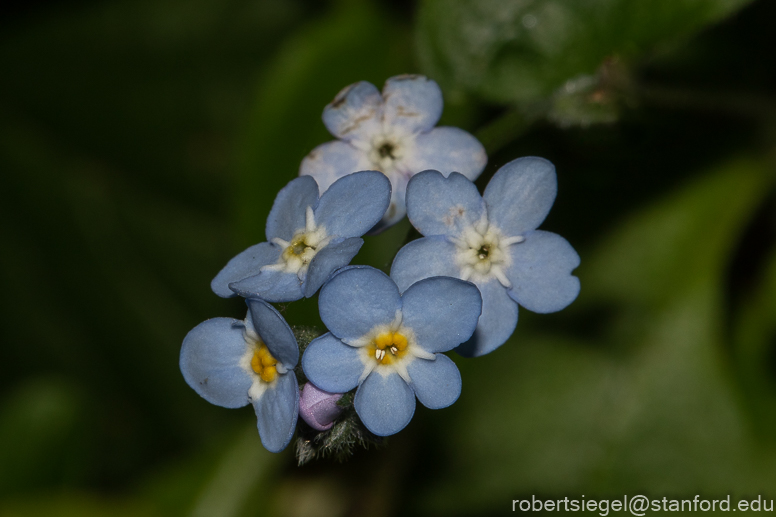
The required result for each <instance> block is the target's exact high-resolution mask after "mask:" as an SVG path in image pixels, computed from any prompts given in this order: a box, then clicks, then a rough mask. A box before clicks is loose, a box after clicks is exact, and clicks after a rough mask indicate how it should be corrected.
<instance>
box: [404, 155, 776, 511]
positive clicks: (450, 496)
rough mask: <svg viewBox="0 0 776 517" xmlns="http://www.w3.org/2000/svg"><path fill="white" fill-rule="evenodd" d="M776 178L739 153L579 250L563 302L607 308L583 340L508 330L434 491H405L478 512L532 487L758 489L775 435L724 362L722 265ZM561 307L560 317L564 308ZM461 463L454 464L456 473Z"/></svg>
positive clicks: (480, 375)
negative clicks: (600, 325)
mask: <svg viewBox="0 0 776 517" xmlns="http://www.w3.org/2000/svg"><path fill="white" fill-rule="evenodd" d="M772 185H773V177H772V175H771V174H770V173H769V171H768V170H767V168H766V167H765V166H764V165H763V164H761V163H759V162H753V161H746V160H743V161H736V162H733V163H729V164H727V165H725V166H723V167H721V168H719V169H718V170H715V171H710V172H709V173H708V174H707V175H704V176H703V177H702V178H701V179H699V180H696V181H695V182H693V183H691V184H689V185H687V186H686V187H685V188H684V189H682V190H681V191H678V192H676V193H674V194H672V195H671V196H669V197H668V198H667V199H664V200H662V201H659V202H657V203H656V204H654V205H652V206H649V207H646V208H645V209H644V210H642V211H641V212H639V213H637V214H635V215H634V216H633V217H631V218H630V219H629V220H626V221H624V222H623V223H622V225H621V226H620V227H619V228H617V229H616V230H615V231H614V232H613V233H612V234H611V235H609V236H608V237H606V238H604V239H603V242H602V243H601V244H600V245H599V246H598V247H597V249H596V250H595V251H594V252H593V253H585V252H584V251H583V252H582V253H581V255H582V266H581V267H580V269H579V271H578V274H579V277H580V280H581V282H582V291H581V295H580V298H579V299H578V300H577V301H576V302H575V303H574V305H572V306H571V307H570V308H569V309H566V310H567V311H568V312H570V313H571V314H574V313H575V312H576V313H577V317H585V316H591V314H592V311H594V310H595V309H596V308H599V307H600V306H601V304H608V307H609V310H610V311H611V312H612V316H613V319H612V320H611V321H610V322H609V323H610V324H609V325H608V326H607V327H606V328H605V330H604V331H602V332H599V333H598V334H599V335H597V336H596V337H595V338H594V339H590V338H587V339H586V338H584V337H575V338H570V337H568V336H562V335H558V336H555V337H548V336H547V334H545V335H544V337H539V336H537V335H536V334H534V332H535V331H534V332H532V331H531V324H532V323H533V324H535V325H540V326H542V327H543V328H545V327H546V328H550V327H552V319H553V316H550V315H539V316H533V315H530V314H529V313H527V311H523V312H522V313H521V314H522V317H523V319H524V320H528V321H523V322H522V323H520V324H518V328H517V332H516V335H515V336H514V338H513V339H512V340H511V342H508V343H506V344H505V345H504V346H503V347H502V348H500V349H499V350H496V351H495V352H493V353H492V354H490V355H488V356H485V357H483V358H478V359H477V360H476V361H471V362H469V361H466V362H464V361H459V365H460V366H461V370H462V375H463V377H464V379H466V381H465V384H464V390H463V393H462V395H461V399H460V400H459V401H458V403H457V404H456V405H455V406H454V408H453V411H454V412H455V413H454V415H453V417H452V418H451V419H450V420H449V421H448V422H447V424H448V425H447V427H446V430H445V432H443V433H440V434H439V435H438V436H439V437H441V438H440V439H441V440H443V441H444V444H443V445H440V447H442V448H443V452H442V453H440V457H444V458H445V460H444V463H443V465H441V466H440V468H438V469H432V473H429V475H428V479H433V480H434V481H433V484H434V486H435V490H431V491H429V492H428V494H427V495H426V496H425V497H422V498H418V500H415V501H414V502H413V504H420V505H422V506H421V507H422V508H424V509H426V510H428V511H431V509H432V508H433V509H434V510H435V511H438V512H450V513H457V514H467V513H468V514H473V513H477V512H478V511H483V510H486V509H492V511H496V510H497V509H498V508H501V507H502V506H503V504H504V501H511V500H512V499H517V498H522V497H528V498H530V496H531V494H537V495H540V494H541V495H544V496H550V497H551V496H560V497H561V498H562V497H564V496H569V497H572V496H575V497H577V498H581V496H582V495H583V494H585V495H587V496H588V497H601V496H603V495H609V496H616V495H620V496H621V495H622V494H635V493H649V494H656V495H657V494H660V495H671V494H694V493H703V494H720V496H722V497H724V496H725V495H727V494H738V495H743V494H752V493H769V491H770V490H772V487H773V486H774V483H775V482H776V467H774V465H776V456H774V454H773V445H774V440H773V439H771V440H769V442H768V443H767V444H762V443H758V442H757V441H756V440H755V439H754V436H753V434H752V432H751V430H750V429H749V427H748V426H747V425H746V423H745V422H746V409H745V408H744V407H742V406H741V404H740V401H739V399H738V397H737V392H738V389H739V388H738V387H737V386H736V385H735V384H734V383H733V382H731V377H730V374H729V373H730V372H729V370H728V369H727V368H726V366H725V332H724V327H723V318H722V315H723V313H724V309H725V306H724V303H723V290H724V279H725V268H726V265H727V262H728V261H729V260H730V257H731V255H732V254H733V253H734V250H735V247H736V245H737V236H738V235H740V233H741V231H742V228H743V227H744V226H745V225H746V223H747V221H748V220H749V219H750V218H751V217H752V215H753V213H754V212H755V211H756V209H757V207H758V206H759V204H760V202H761V201H762V199H763V197H764V195H765V194H766V193H767V192H768V190H769V189H770V187H771V186H772ZM558 317H561V318H562V317H563V316H562V315H559V316H558ZM462 472H465V473H466V475H465V476H462V475H460V473H462Z"/></svg>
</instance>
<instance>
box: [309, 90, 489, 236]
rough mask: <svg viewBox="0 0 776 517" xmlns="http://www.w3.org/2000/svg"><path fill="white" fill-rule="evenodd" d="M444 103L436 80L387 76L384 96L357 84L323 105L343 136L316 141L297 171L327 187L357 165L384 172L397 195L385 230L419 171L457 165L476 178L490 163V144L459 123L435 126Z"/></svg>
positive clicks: (329, 124) (330, 125)
mask: <svg viewBox="0 0 776 517" xmlns="http://www.w3.org/2000/svg"><path fill="white" fill-rule="evenodd" d="M442 104H443V103H442V91H441V90H440V89H439V86H438V85H437V83H436V82H434V81H432V80H430V79H427V78H426V77H423V76H419V75H400V76H396V77H392V78H390V79H388V80H387V81H386V82H385V86H384V87H383V92H382V95H381V94H380V91H379V90H378V89H377V88H376V87H375V86H374V85H373V84H371V83H368V82H365V81H361V82H358V83H355V84H352V85H350V86H348V87H347V88H345V89H344V90H342V91H341V92H339V93H338V94H337V96H336V97H335V98H334V100H333V101H332V102H331V103H330V104H328V105H327V106H326V108H325V109H324V110H323V123H324V124H325V125H326V128H327V129H328V130H329V131H330V132H331V134H332V135H334V136H335V137H337V138H338V139H339V140H335V141H333V142H328V143H325V144H323V145H320V146H318V147H316V148H315V149H314V150H313V151H312V152H311V153H310V154H309V155H308V156H307V157H306V158H305V159H304V161H302V165H301V167H300V170H299V174H300V175H310V176H312V177H314V178H315V180H316V181H317V182H318V185H319V186H320V187H321V190H323V191H325V190H326V189H327V188H329V185H331V184H332V183H334V181H335V180H337V178H341V177H342V176H344V175H345V174H349V173H351V172H353V171H360V170H379V171H381V172H383V173H384V174H385V175H386V176H388V178H390V180H391V185H392V186H393V196H392V198H391V205H390V207H389V208H388V211H387V212H386V213H385V216H384V218H383V220H382V223H381V228H383V227H386V226H390V225H392V224H394V223H396V222H397V221H399V220H400V219H401V218H402V217H404V214H405V213H406V209H405V204H404V193H405V189H406V186H407V181H409V179H410V177H412V175H413V174H416V173H418V172H420V171H423V170H426V169H435V170H438V171H442V173H443V174H445V175H447V174H449V173H450V172H453V171H457V172H460V173H462V174H463V175H464V176H466V177H467V178H469V179H472V180H473V179H475V178H477V176H479V175H480V173H481V172H482V169H483V168H484V167H485V163H486V162H487V156H486V154H485V149H484V148H483V147H482V144H480V142H479V141H477V139H476V138H474V137H473V136H472V135H470V134H469V133H467V132H466V131H463V130H462V129H458V128H456V127H437V128H435V127H434V125H435V124H436V123H437V122H438V121H439V117H440V116H441V115H442Z"/></svg>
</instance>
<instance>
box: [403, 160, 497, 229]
mask: <svg viewBox="0 0 776 517" xmlns="http://www.w3.org/2000/svg"><path fill="white" fill-rule="evenodd" d="M484 213H485V201H483V200H482V196H480V193H479V192H478V191H477V187H475V186H474V183H472V182H471V181H469V180H468V179H466V177H465V176H463V175H462V174H458V173H457V172H454V173H452V174H450V175H449V176H448V177H444V176H443V175H442V174H441V173H439V172H437V171H423V172H421V173H419V174H416V175H415V176H413V177H412V179H411V180H410V182H409V184H408V185H407V215H408V217H409V218H410V222H411V223H412V225H413V226H414V227H415V228H417V229H418V231H419V232H420V233H422V234H423V235H426V236H431V235H449V236H458V235H460V234H461V231H462V230H463V228H465V227H468V226H471V225H473V224H475V223H476V222H477V221H479V220H480V217H482V215H483V214H484Z"/></svg>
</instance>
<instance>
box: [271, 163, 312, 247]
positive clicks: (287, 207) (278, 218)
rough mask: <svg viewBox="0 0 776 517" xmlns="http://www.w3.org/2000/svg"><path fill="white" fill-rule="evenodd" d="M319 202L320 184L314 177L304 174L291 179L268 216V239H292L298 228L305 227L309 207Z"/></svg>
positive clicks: (281, 190)
mask: <svg viewBox="0 0 776 517" xmlns="http://www.w3.org/2000/svg"><path fill="white" fill-rule="evenodd" d="M317 202H318V184H317V183H316V182H315V181H313V178H309V177H307V176H302V177H301V178H296V179H294V180H291V181H290V182H289V183H288V185H286V186H285V187H283V188H282V189H280V192H278V195H277V196H276V197H275V202H274V203H273V204H272V210H270V212H269V217H267V226H266V234H267V240H268V241H271V240H272V239H274V238H275V237H278V238H280V239H283V240H285V241H290V240H291V238H292V237H293V236H294V233H296V232H297V231H298V230H301V229H304V227H305V216H306V212H307V207H308V206H310V207H313V208H315V204H316V203H317Z"/></svg>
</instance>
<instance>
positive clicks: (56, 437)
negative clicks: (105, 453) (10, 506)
mask: <svg viewBox="0 0 776 517" xmlns="http://www.w3.org/2000/svg"><path fill="white" fill-rule="evenodd" d="M83 404H84V401H83V400H82V395H81V394H80V393H79V392H78V390H76V389H75V388H74V386H72V385H71V383H68V382H67V381H64V380H62V379H61V378H60V379H47V378H38V379H30V380H27V381H26V382H25V383H24V384H22V385H20V386H17V387H16V389H14V390H13V391H12V392H10V393H8V395H7V396H4V397H3V399H2V400H0V496H8V495H11V494H14V493H18V492H21V491H31V490H35V489H38V488H40V487H42V486H46V485H47V484H49V483H66V482H68V481H70V482H72V481H73V478H78V476H79V474H80V473H81V472H80V471H81V470H82V469H81V468H80V467H79V465H80V464H81V462H82V461H83V459H84V458H82V457H80V455H79V454H80V453H82V452H83V447H82V446H83V443H82V442H81V440H80V439H79V436H78V425H79V420H80V418H81V414H82V413H83ZM76 480H77V479H76ZM0 514H2V512H1V511H0Z"/></svg>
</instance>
